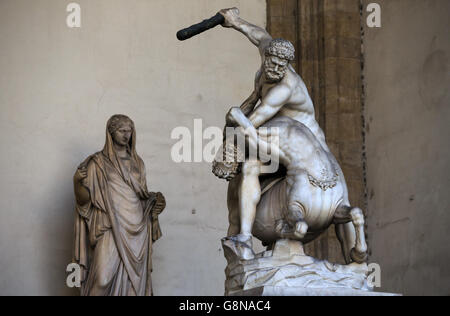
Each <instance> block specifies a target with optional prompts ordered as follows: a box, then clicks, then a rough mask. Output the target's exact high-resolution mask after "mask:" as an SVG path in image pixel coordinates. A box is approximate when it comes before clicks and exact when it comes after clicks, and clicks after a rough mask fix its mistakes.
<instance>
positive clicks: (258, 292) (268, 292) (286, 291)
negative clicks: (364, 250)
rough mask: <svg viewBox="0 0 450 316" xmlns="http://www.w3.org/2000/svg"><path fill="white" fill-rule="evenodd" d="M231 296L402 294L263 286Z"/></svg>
mask: <svg viewBox="0 0 450 316" xmlns="http://www.w3.org/2000/svg"><path fill="white" fill-rule="evenodd" d="M230 296H401V295H398V294H391V293H381V292H371V291H361V290H352V289H343V288H325V289H315V288H304V287H280V286H262V287H258V288H253V289H250V290H242V291H237V292H234V293H233V294H231V295H230Z"/></svg>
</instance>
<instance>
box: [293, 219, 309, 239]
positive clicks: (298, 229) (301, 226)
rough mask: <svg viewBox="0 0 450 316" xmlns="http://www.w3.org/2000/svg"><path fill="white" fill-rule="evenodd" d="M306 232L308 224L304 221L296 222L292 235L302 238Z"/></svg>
mask: <svg viewBox="0 0 450 316" xmlns="http://www.w3.org/2000/svg"><path fill="white" fill-rule="evenodd" d="M307 232H308V224H306V223H305V222H297V223H296V224H295V231H294V235H295V236H296V237H298V238H299V239H302V238H303V237H305V235H306V233H307Z"/></svg>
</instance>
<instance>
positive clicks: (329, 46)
mask: <svg viewBox="0 0 450 316" xmlns="http://www.w3.org/2000/svg"><path fill="white" fill-rule="evenodd" d="M267 4H268V5H267V12H268V30H269V31H270V33H271V34H272V35H273V36H274V37H283V38H286V39H288V40H290V41H292V42H293V43H294V44H295V47H296V50H297V60H296V62H295V64H294V65H295V67H296V70H297V71H298V73H299V74H300V75H301V76H302V78H303V80H304V81H305V83H306V85H307V87H308V89H309V92H310V94H311V97H312V99H313V101H314V105H315V108H316V115H317V120H318V122H319V123H320V125H321V127H322V129H323V130H324V132H325V135H326V137H327V143H328V145H329V146H330V149H331V150H332V152H333V153H334V154H335V156H336V158H337V159H338V161H339V163H340V165H341V167H342V170H343V172H344V175H345V177H346V180H347V184H348V188H349V195H350V202H351V203H352V205H354V206H359V207H361V208H363V209H364V208H365V185H364V164H363V162H364V159H363V149H364V145H363V118H362V100H361V95H362V82H361V71H362V69H361V26H360V3H359V1H358V0H339V1H336V0H268V2H267ZM307 248H308V251H309V252H310V253H313V254H315V255H316V256H318V257H321V258H330V259H331V260H332V261H337V262H342V255H341V253H340V246H339V243H338V241H337V238H336V236H335V233H334V230H333V229H330V230H329V231H328V232H327V233H325V234H324V235H323V236H322V237H321V238H320V239H318V240H317V241H315V242H313V243H312V244H310V245H308V246H307Z"/></svg>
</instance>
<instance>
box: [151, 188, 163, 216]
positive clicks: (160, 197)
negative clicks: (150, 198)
mask: <svg viewBox="0 0 450 316" xmlns="http://www.w3.org/2000/svg"><path fill="white" fill-rule="evenodd" d="M165 208H166V199H165V198H164V195H162V193H161V192H158V193H156V203H155V206H154V207H153V213H154V214H156V215H159V214H160V213H161V212H162V211H163V210H164V209H165Z"/></svg>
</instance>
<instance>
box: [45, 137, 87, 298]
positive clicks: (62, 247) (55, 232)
mask: <svg viewBox="0 0 450 316" xmlns="http://www.w3.org/2000/svg"><path fill="white" fill-rule="evenodd" d="M85 147H86V146H82V145H81V143H79V144H76V145H75V144H74V145H73V146H72V148H73V149H74V150H73V151H72V156H71V157H70V159H72V160H74V159H76V158H74V157H79V156H80V153H83V152H84V151H85V150H86V148H85ZM76 149H78V150H76ZM87 156H88V155H87V154H86V155H85V157H82V158H81V159H80V161H79V162H76V163H71V166H70V167H68V166H67V165H68V163H65V164H64V170H65V171H64V174H62V175H60V176H58V178H57V181H55V182H54V184H53V186H52V187H49V188H48V191H47V192H45V193H44V195H43V196H47V197H54V201H52V202H53V203H51V205H53V208H51V209H46V210H45V215H44V216H43V222H42V225H43V227H42V229H41V230H40V232H41V234H40V236H39V238H40V242H41V244H43V245H46V246H45V247H43V249H45V251H44V252H43V253H42V255H41V257H40V259H41V262H39V264H40V267H42V268H41V269H42V271H41V278H42V282H43V284H42V291H41V293H40V295H41V294H42V295H57V296H59V295H61V296H79V295H80V292H79V289H77V288H69V287H68V286H67V285H66V279H67V276H68V275H69V273H67V272H66V267H67V265H68V264H70V263H71V262H72V259H73V249H74V218H75V197H74V193H73V182H72V177H73V174H74V173H75V171H76V168H77V167H78V164H79V163H81V162H82V161H83V160H84V159H85V158H86V157H87ZM65 161H66V162H67V161H68V160H65ZM61 169H63V168H61ZM58 192H59V194H58ZM55 193H57V194H56V196H55ZM47 204H50V203H48V202H47Z"/></svg>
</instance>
